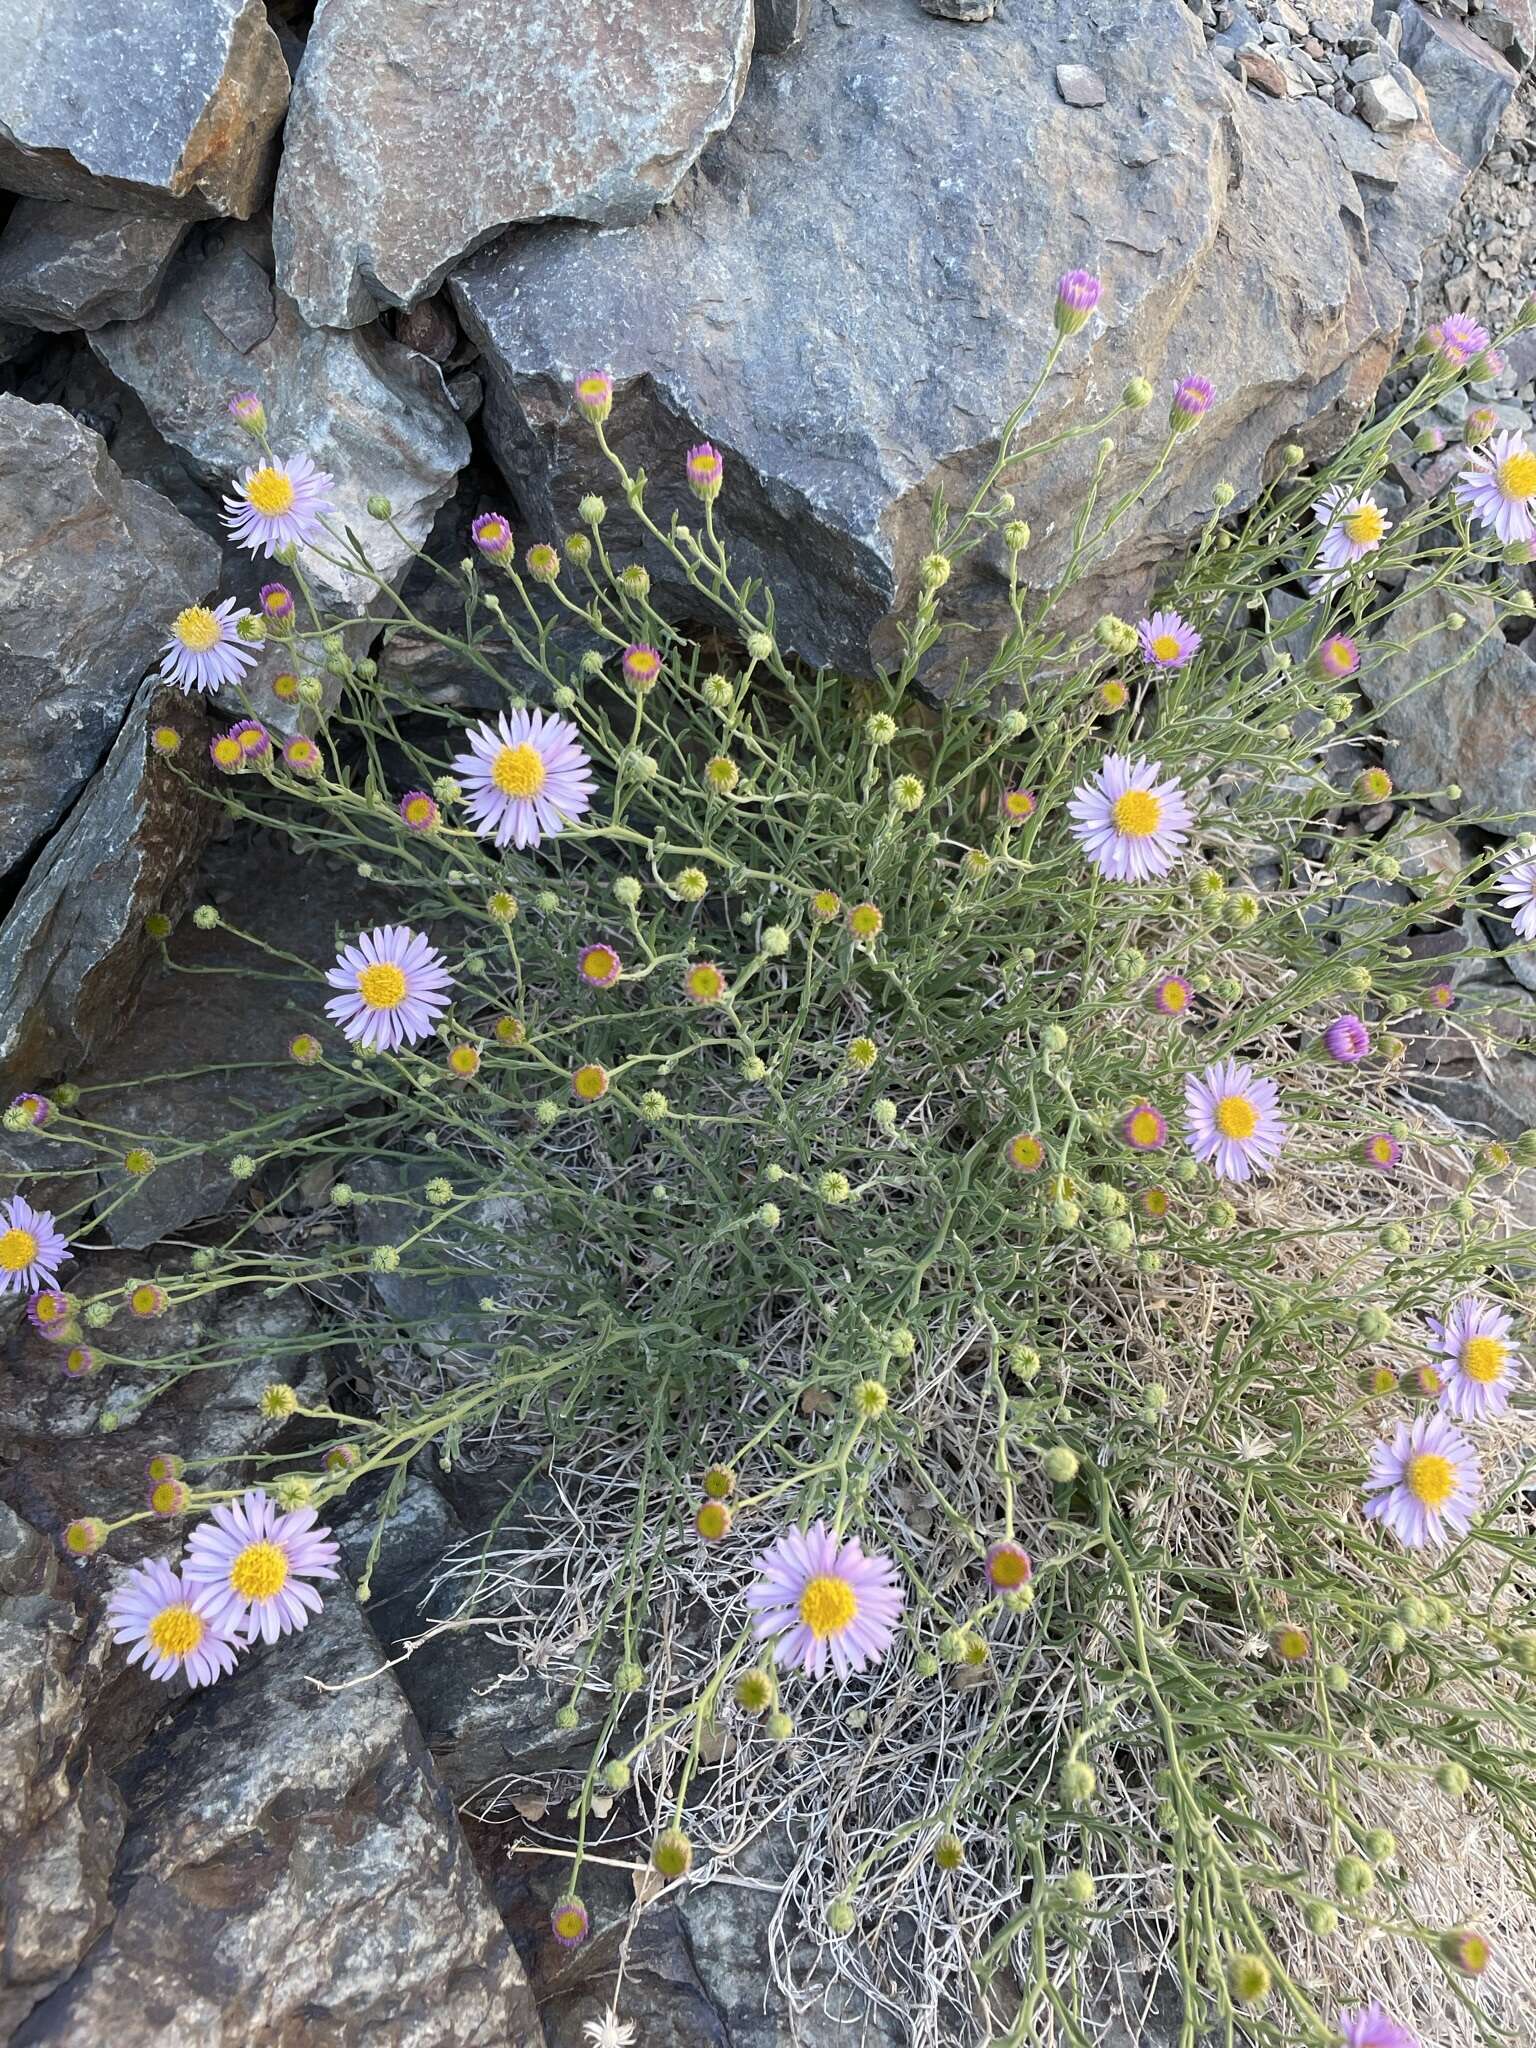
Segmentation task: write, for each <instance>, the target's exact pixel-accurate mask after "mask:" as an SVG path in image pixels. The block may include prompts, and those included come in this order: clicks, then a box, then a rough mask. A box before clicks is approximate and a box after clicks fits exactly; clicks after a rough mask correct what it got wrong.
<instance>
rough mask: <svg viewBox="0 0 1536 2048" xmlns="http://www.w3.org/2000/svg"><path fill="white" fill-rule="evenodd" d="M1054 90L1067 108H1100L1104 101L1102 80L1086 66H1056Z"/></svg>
mask: <svg viewBox="0 0 1536 2048" xmlns="http://www.w3.org/2000/svg"><path fill="white" fill-rule="evenodd" d="M1056 90H1057V91H1058V92H1059V93H1060V94H1061V96H1062V98H1063V99H1064V100H1065V101H1066V103H1067V105H1068V106H1069V107H1102V106H1103V104H1104V100H1105V91H1104V81H1103V79H1102V78H1100V76H1099V74H1098V73H1097V71H1090V70H1089V69H1088V66H1087V65H1086V64H1058V65H1057V66H1056Z"/></svg>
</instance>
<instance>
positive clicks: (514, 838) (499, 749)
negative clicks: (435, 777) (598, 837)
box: [453, 711, 597, 848]
mask: <svg viewBox="0 0 1536 2048" xmlns="http://www.w3.org/2000/svg"><path fill="white" fill-rule="evenodd" d="M465 738H466V739H467V740H468V741H469V752H468V753H467V754H456V755H455V756H454V759H453V773H454V775H455V776H456V777H457V779H458V780H459V782H461V783H462V784H463V787H464V796H465V802H466V805H467V807H468V811H469V817H470V821H471V823H472V824H473V825H474V828H475V830H476V831H477V832H478V833H479V834H480V835H481V837H482V838H486V839H491V840H493V841H494V842H495V844H496V845H497V846H499V847H506V846H509V845H510V846H516V847H519V848H527V847H533V846H537V845H538V844H539V843H540V841H541V840H542V839H543V838H544V836H545V834H546V833H550V834H553V833H556V832H559V831H561V830H562V829H563V828H564V827H565V826H566V825H570V824H574V823H575V821H576V820H577V819H578V818H580V817H581V816H582V815H583V814H584V813H585V812H586V811H587V810H588V808H589V807H590V805H591V802H592V796H593V793H594V791H595V790H596V788H597V784H596V783H595V782H594V781H593V779H592V777H591V775H590V774H589V773H588V770H589V769H590V767H591V762H590V761H589V759H588V757H587V755H586V752H585V751H584V749H583V748H582V746H581V744H580V740H579V737H578V735H577V731H576V728H575V726H573V725H572V724H570V722H569V721H568V720H566V719H564V718H556V717H552V716H551V715H550V714H549V713H547V712H543V711H514V712H512V713H510V715H509V714H508V713H507V712H505V711H504V712H502V713H501V715H500V716H499V717H498V719H497V721H496V723H495V725H494V726H492V725H483V724H482V725H472V726H471V727H470V729H469V731H468V732H467V733H466V734H465Z"/></svg>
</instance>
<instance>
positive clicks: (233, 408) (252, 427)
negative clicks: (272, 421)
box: [229, 391, 267, 434]
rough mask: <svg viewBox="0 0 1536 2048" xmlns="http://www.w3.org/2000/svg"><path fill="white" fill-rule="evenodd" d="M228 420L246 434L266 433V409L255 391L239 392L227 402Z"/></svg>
mask: <svg viewBox="0 0 1536 2048" xmlns="http://www.w3.org/2000/svg"><path fill="white" fill-rule="evenodd" d="M229 413H230V418H231V419H233V420H234V421H236V422H237V424H238V425H240V426H242V427H244V429H245V431H246V432H247V433H248V434H264V433H265V432H266V431H267V408H266V407H265V406H264V405H263V404H262V402H261V397H260V394H259V393H258V392H255V391H239V392H236V394H235V396H234V397H233V398H232V399H231V400H230V401H229Z"/></svg>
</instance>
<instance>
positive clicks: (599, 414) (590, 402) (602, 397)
mask: <svg viewBox="0 0 1536 2048" xmlns="http://www.w3.org/2000/svg"><path fill="white" fill-rule="evenodd" d="M576 403H577V404H578V405H579V406H580V407H581V409H582V411H583V412H584V413H585V414H586V416H587V418H588V419H589V420H590V421H591V422H592V424H593V426H594V427H600V426H601V425H602V424H603V421H604V420H605V419H607V417H608V415H609V413H611V412H612V411H613V379H612V378H611V377H610V376H609V375H608V372H607V371H606V370H587V371H586V372H584V374H583V375H582V376H580V377H578V378H577V379H576Z"/></svg>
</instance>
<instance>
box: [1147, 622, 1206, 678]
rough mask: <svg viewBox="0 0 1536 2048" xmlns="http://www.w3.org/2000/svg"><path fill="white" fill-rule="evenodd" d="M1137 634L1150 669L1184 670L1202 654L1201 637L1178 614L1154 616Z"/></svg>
mask: <svg viewBox="0 0 1536 2048" xmlns="http://www.w3.org/2000/svg"><path fill="white" fill-rule="evenodd" d="M1136 633H1137V637H1138V638H1139V639H1140V641H1141V651H1142V655H1143V657H1144V658H1145V660H1146V662H1147V665H1148V666H1149V667H1150V668H1161V669H1174V668H1183V667H1184V666H1185V664H1186V663H1188V662H1191V661H1193V660H1194V658H1195V656H1196V655H1197V654H1198V653H1199V651H1200V635H1199V634H1198V633H1197V632H1196V631H1195V629H1194V627H1193V626H1191V625H1190V624H1188V622H1187V621H1186V620H1184V619H1181V618H1180V617H1179V615H1178V613H1177V612H1153V614H1152V615H1151V617H1150V618H1146V619H1143V620H1142V622H1141V624H1140V625H1139V626H1138V627H1137V628H1136Z"/></svg>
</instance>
